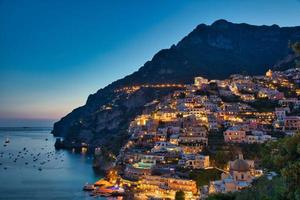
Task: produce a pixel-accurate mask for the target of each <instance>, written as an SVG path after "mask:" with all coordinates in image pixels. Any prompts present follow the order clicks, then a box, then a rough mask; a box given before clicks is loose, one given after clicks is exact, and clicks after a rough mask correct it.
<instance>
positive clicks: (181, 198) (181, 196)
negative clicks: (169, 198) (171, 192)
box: [175, 190, 185, 200]
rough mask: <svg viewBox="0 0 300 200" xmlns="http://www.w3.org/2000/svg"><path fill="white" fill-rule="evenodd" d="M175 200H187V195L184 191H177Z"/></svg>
mask: <svg viewBox="0 0 300 200" xmlns="http://www.w3.org/2000/svg"><path fill="white" fill-rule="evenodd" d="M175 200H185V194H184V192H183V191H181V190H180V191H177V192H176V193H175Z"/></svg>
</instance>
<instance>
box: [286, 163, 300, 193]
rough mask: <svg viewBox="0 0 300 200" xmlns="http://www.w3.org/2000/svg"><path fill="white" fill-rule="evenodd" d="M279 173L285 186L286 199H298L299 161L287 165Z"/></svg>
mask: <svg viewBox="0 0 300 200" xmlns="http://www.w3.org/2000/svg"><path fill="white" fill-rule="evenodd" d="M281 173H282V176H283V178H284V180H285V183H286V185H287V190H288V198H289V199H300V188H299V186H300V161H296V162H295V163H289V165H288V166H287V167H285V168H284V169H282V171H281Z"/></svg>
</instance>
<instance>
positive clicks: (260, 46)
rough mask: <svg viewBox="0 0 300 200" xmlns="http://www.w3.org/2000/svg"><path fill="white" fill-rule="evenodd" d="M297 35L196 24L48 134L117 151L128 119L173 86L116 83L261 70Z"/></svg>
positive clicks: (296, 30) (288, 30)
mask: <svg viewBox="0 0 300 200" xmlns="http://www.w3.org/2000/svg"><path fill="white" fill-rule="evenodd" d="M299 40H300V26H297V27H279V26H277V25H272V26H254V25H249V24H234V23H231V22H227V21H225V20H218V21H216V22H214V23H213V24H211V25H205V24H200V25H198V26H197V27H196V28H195V29H194V30H193V31H192V32H191V33H190V34H188V35H187V36H186V37H184V38H183V39H182V40H181V41H180V42H178V44H176V45H172V46H171V47H170V48H169V49H164V50H161V51H159V52H158V53H157V54H156V55H154V57H153V58H152V60H151V61H148V62H146V63H145V64H144V65H143V66H142V67H141V68H140V69H139V70H138V71H136V72H134V73H133V74H131V75H129V76H126V77H125V78H123V79H120V80H118V81H115V82H113V83H112V84H110V85H108V86H107V87H105V88H103V89H100V90H98V91H97V92H96V93H95V94H92V95H90V96H89V97H88V99H87V102H86V104H85V105H84V106H82V107H79V108H76V109H75V110H73V111H72V112H71V113H69V114H68V115H67V116H65V117H63V118H62V119H61V120H60V121H58V122H56V123H55V124H54V128H53V134H54V135H55V136H62V137H64V138H65V141H66V142H65V147H66V148H69V147H72V146H76V145H80V144H81V143H82V142H85V143H88V144H90V145H91V146H97V145H103V146H107V147H108V148H109V149H112V150H113V151H116V152H117V150H118V147H119V146H120V144H121V143H122V141H123V140H124V139H125V138H126V137H127V135H126V130H127V128H128V125H129V122H130V120H131V119H132V118H133V117H134V116H135V115H136V114H139V113H141V112H142V110H143V108H144V105H145V104H146V103H149V102H151V101H153V100H154V99H158V98H161V97H162V96H164V95H167V94H168V93H170V92H171V91H173V90H174V89H176V87H169V88H155V89H153V88H152V89H151V88H143V87H142V88H141V89H139V90H137V91H133V92H130V93H126V92H116V90H117V89H120V88H123V87H126V86H132V85H141V84H157V83H191V82H192V80H193V77H195V76H198V75H201V76H204V77H207V78H209V79H214V78H226V77H227V76H229V75H230V74H234V73H248V74H251V75H253V74H261V73H263V72H265V71H266V70H267V69H268V68H270V67H271V66H274V65H275V66H276V64H277V63H278V62H279V61H280V60H282V59H285V58H286V57H288V56H290V54H291V49H290V48H289V44H290V43H293V42H295V41H299ZM289 61H290V60H289ZM107 108H109V109H107Z"/></svg>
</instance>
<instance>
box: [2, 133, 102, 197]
mask: <svg viewBox="0 0 300 200" xmlns="http://www.w3.org/2000/svg"><path fill="white" fill-rule="evenodd" d="M50 131H51V129H50V128H26V129H24V128H0V180H1V184H0V199H3V200H4V199H5V200H10V199H14V200H15V199H24V200H26V199H31V200H35V199H58V200H59V199H72V200H76V199H94V198H92V197H90V196H89V195H88V194H87V193H85V192H83V191H82V186H83V185H84V184H85V183H86V182H94V181H96V180H97V179H98V178H100V177H101V175H99V174H98V175H97V174H96V173H95V172H94V171H93V169H92V158H90V157H89V156H86V155H79V154H73V153H71V152H67V151H63V150H60V151H56V150H55V149H54V142H55V138H54V137H52V135H51V134H49V133H50ZM6 138H9V140H10V143H8V144H7V146H6V147H5V146H4V144H5V140H6ZM46 138H47V139H46ZM34 160H35V161H34ZM39 168H40V169H41V171H40V170H39ZM98 199H104V198H98Z"/></svg>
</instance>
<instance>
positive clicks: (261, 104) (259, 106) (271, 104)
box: [249, 99, 278, 112]
mask: <svg viewBox="0 0 300 200" xmlns="http://www.w3.org/2000/svg"><path fill="white" fill-rule="evenodd" d="M249 105H250V106H251V107H253V108H255V109H256V110H257V111H259V112H271V111H273V110H274V109H275V107H276V106H277V105H278V102H277V101H270V100H269V99H258V100H257V101H254V102H252V103H249Z"/></svg>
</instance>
